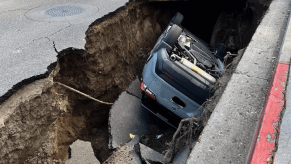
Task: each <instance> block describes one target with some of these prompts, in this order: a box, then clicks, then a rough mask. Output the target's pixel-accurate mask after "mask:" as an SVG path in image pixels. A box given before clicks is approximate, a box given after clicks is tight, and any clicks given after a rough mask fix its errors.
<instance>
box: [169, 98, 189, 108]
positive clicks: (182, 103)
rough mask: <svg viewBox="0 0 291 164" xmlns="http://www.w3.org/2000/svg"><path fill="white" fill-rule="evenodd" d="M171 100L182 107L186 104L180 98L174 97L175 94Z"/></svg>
mask: <svg viewBox="0 0 291 164" xmlns="http://www.w3.org/2000/svg"><path fill="white" fill-rule="evenodd" d="M172 101H173V102H174V103H176V104H177V105H179V106H182V107H185V106H186V104H185V103H184V101H182V100H181V99H179V98H178V97H176V96H174V97H173V98H172Z"/></svg>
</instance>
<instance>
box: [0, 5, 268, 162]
mask: <svg viewBox="0 0 291 164" xmlns="http://www.w3.org/2000/svg"><path fill="white" fill-rule="evenodd" d="M260 2H261V1H260ZM266 3H269V1H266ZM263 4H264V3H263ZM256 5H257V6H256ZM266 8H267V7H266V6H265V5H261V4H259V3H255V2H253V1H250V4H249V7H247V8H246V9H245V11H244V12H243V13H245V15H247V16H245V17H244V16H243V14H238V16H237V17H230V16H229V15H228V13H226V15H225V17H226V18H227V21H236V19H237V18H240V19H239V20H242V19H243V18H248V17H249V16H250V15H251V17H252V21H251V22H250V21H246V23H244V25H246V26H244V27H243V30H242V31H247V29H248V28H251V29H252V30H254V29H255V27H256V26H257V25H258V24H256V23H255V22H256V21H258V20H260V15H261V16H262V13H263V11H265V9H266ZM250 9H251V11H252V12H250ZM255 9H259V10H258V11H257V10H255ZM254 11H255V12H254ZM257 12H261V13H259V14H258V13H257ZM249 13H251V14H249ZM169 15H170V14H169V13H167V12H164V11H161V10H158V9H156V8H153V7H152V6H149V5H148V4H147V1H146V0H138V1H135V2H130V3H129V4H127V5H126V6H124V7H121V8H120V9H118V10H116V11H115V12H114V13H110V14H108V15H106V16H104V17H103V18H101V19H99V20H96V21H95V22H93V23H92V24H91V25H90V26H89V29H88V30H87V32H86V34H87V36H86V41H87V42H86V45H85V48H86V50H76V49H73V48H68V49H66V50H63V51H62V52H60V53H59V56H58V59H59V60H58V65H57V66H56V67H55V69H54V71H53V72H52V73H51V74H50V76H49V77H48V78H45V79H42V80H39V81H35V82H33V83H31V84H29V85H27V86H25V87H23V88H22V89H21V90H18V89H17V90H18V91H17V92H16V91H15V92H16V93H15V92H13V93H15V94H14V95H13V96H11V97H10V96H8V97H9V98H5V100H6V101H5V102H4V103H2V104H1V106H0V111H1V113H0V137H1V138H0V147H1V149H0V163H3V164H4V163H5V164H6V163H64V162H65V161H66V160H67V159H68V158H69V153H68V149H69V145H70V144H72V143H73V142H74V141H76V140H77V139H81V140H85V141H90V142H91V144H92V147H93V150H94V153H95V156H96V157H97V158H98V160H99V161H100V162H101V163H102V162H104V161H105V160H106V159H107V158H108V157H109V156H110V155H112V153H113V151H112V150H110V149H109V148H108V142H109V141H108V138H109V134H108V131H107V129H108V125H107V121H108V116H109V110H110V108H111V106H110V105H105V104H100V103H98V102H95V101H93V100H90V99H88V98H86V97H84V96H82V95H79V94H78V93H75V92H73V91H71V90H68V89H66V88H64V87H62V86H59V85H57V84H55V83H53V82H60V83H63V84H66V85H68V86H70V87H72V88H75V89H77V90H79V91H81V92H84V93H86V94H88V95H90V96H92V97H94V98H97V99H100V100H102V101H105V102H114V101H115V100H116V99H117V98H118V96H119V94H120V93H121V92H122V91H124V90H125V89H126V88H127V86H128V84H129V83H130V82H131V81H132V80H134V77H135V75H137V76H138V77H141V71H142V68H143V64H141V63H143V62H144V61H145V60H146V58H147V55H146V54H148V51H149V50H150V49H151V48H152V47H153V45H154V44H155V42H156V40H157V38H158V36H159V35H160V33H161V32H162V30H163V29H164V28H165V26H166V25H167V23H168V22H169V20H170V18H171V17H170V16H169ZM237 24H238V22H237V21H236V25H235V26H234V27H231V28H229V29H228V31H227V28H225V26H223V25H219V26H218V29H219V28H221V29H223V28H225V29H226V30H225V31H224V32H223V33H222V32H219V31H220V30H217V31H216V32H215V34H213V35H214V40H215V41H214V42H217V41H218V42H219V41H220V40H219V37H221V36H222V34H225V35H226V36H228V39H225V41H226V42H229V40H230V39H229V38H231V37H230V36H234V40H235V41H234V43H235V45H239V46H238V47H240V48H242V46H244V45H245V44H247V43H248V41H249V40H250V39H249V38H250V37H251V36H252V34H251V32H250V34H246V36H244V37H246V38H244V37H243V38H242V36H241V35H238V34H237V33H234V34H232V35H228V33H230V31H232V30H236V31H237V30H241V22H239V24H240V26H238V25H237ZM116 27H118V28H116ZM238 27H240V28H238ZM188 30H190V31H191V29H188ZM238 36H240V37H239V42H238V41H237V40H238ZM222 38H223V37H222ZM241 38H242V39H241ZM220 42H221V41H220ZM228 45H229V48H230V49H232V50H235V49H238V47H235V46H234V47H231V44H228ZM240 57H241V56H240ZM240 57H237V58H236V59H235V60H234V61H233V64H232V65H230V67H229V69H228V71H227V72H226V73H225V75H224V76H223V77H222V78H221V79H220V80H219V81H218V83H217V88H216V92H215V95H214V96H213V97H212V98H211V99H210V100H209V101H208V103H206V104H205V108H206V109H207V110H205V111H206V112H205V114H204V116H205V118H206V119H205V120H204V124H206V122H207V118H208V117H209V116H210V114H211V112H212V111H213V109H214V107H215V105H216V103H217V102H218V100H219V98H220V96H219V95H221V94H222V92H223V90H224V88H225V86H226V83H227V81H228V80H229V78H230V77H231V74H232V72H233V70H234V69H235V67H236V64H235V63H236V62H238V61H239V58H240ZM140 61H143V62H140ZM11 93H12V92H11ZM6 97H7V96H6ZM1 100H2V99H1ZM3 101H4V99H3ZM207 112H208V113H207ZM205 121H206V122H205ZM159 133H163V136H162V137H161V138H160V139H159V141H161V142H159V141H158V140H156V139H155V137H156V134H159ZM173 134H174V130H168V131H163V132H161V131H159V129H158V128H157V127H154V126H151V130H150V131H149V132H148V134H147V135H146V136H147V137H145V138H142V142H143V143H147V144H148V145H149V147H151V146H152V147H153V148H154V149H155V150H157V151H159V152H163V151H164V150H166V149H168V148H169V147H168V145H166V144H165V143H166V142H170V141H171V139H172V136H173ZM193 136H194V135H193ZM196 136H197V135H196ZM186 141H187V140H186V139H183V140H180V141H178V142H177V144H176V145H180V146H179V147H178V148H177V151H178V150H180V148H182V147H183V145H185V144H186ZM163 145H164V146H163ZM177 151H176V152H177ZM176 152H175V153H176ZM175 153H173V154H175Z"/></svg>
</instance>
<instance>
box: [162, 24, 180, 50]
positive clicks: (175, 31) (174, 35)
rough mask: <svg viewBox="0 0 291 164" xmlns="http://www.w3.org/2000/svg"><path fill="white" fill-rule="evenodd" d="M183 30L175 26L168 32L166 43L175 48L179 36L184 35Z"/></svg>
mask: <svg viewBox="0 0 291 164" xmlns="http://www.w3.org/2000/svg"><path fill="white" fill-rule="evenodd" d="M182 31H183V30H182V28H181V27H179V26H178V25H175V24H174V25H173V26H172V27H171V29H170V30H169V32H168V35H167V36H166V37H165V38H164V42H166V43H167V44H169V45H170V46H173V45H174V44H175V42H176V40H177V39H178V38H179V36H180V35H181V33H182Z"/></svg>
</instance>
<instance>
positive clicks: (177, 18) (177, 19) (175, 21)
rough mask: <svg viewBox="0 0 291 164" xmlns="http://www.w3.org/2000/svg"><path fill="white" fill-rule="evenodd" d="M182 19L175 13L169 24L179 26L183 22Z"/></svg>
mask: <svg viewBox="0 0 291 164" xmlns="http://www.w3.org/2000/svg"><path fill="white" fill-rule="evenodd" d="M183 18H184V16H183V15H182V14H181V13H179V12H177V13H176V14H175V16H174V17H173V18H172V20H171V23H173V24H178V25H179V24H181V22H182V21H183Z"/></svg>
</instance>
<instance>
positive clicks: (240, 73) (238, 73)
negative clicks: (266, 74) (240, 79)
mask: <svg viewBox="0 0 291 164" xmlns="http://www.w3.org/2000/svg"><path fill="white" fill-rule="evenodd" d="M233 74H237V75H244V76H247V77H249V78H256V79H260V80H265V81H269V80H270V79H271V78H262V77H256V76H250V75H248V74H246V73H242V72H237V71H235V72H234V73H233Z"/></svg>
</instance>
